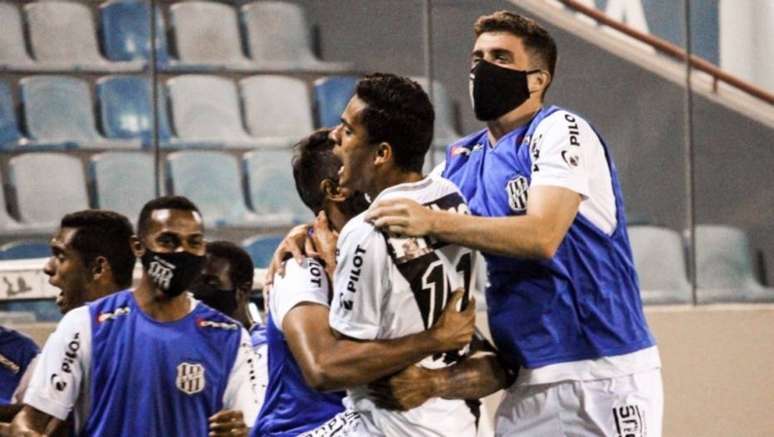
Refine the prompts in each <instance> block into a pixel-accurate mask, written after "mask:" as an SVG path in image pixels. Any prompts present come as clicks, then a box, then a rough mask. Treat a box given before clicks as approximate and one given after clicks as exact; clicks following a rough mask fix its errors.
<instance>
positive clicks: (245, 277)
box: [207, 241, 254, 288]
mask: <svg viewBox="0 0 774 437" xmlns="http://www.w3.org/2000/svg"><path fill="white" fill-rule="evenodd" d="M207 254H208V255H211V256H214V257H217V258H223V259H225V260H226V261H228V264H229V265H230V266H231V269H230V275H229V277H230V279H231V283H232V284H233V285H234V287H239V286H240V285H242V284H244V283H249V284H250V288H252V286H253V269H254V267H253V260H252V259H251V258H250V255H248V254H247V252H245V251H244V249H242V248H241V247H239V246H237V245H236V244H234V243H231V242H229V241H213V242H210V243H207Z"/></svg>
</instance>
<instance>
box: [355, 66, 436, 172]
mask: <svg viewBox="0 0 774 437" xmlns="http://www.w3.org/2000/svg"><path fill="white" fill-rule="evenodd" d="M355 95H356V96H357V97H358V98H359V99H360V100H362V101H363V102H364V103H365V104H366V107H365V108H364V109H363V111H362V112H361V115H360V122H361V123H362V124H363V126H365V129H366V131H367V132H368V141H369V143H381V142H387V143H390V145H392V150H393V154H394V156H395V164H396V165H397V166H398V168H400V169H402V170H407V171H417V172H421V171H422V166H423V165H424V162H425V154H426V153H427V150H428V149H429V148H430V144H431V143H432V141H433V122H434V121H435V112H434V111H433V105H432V103H430V98H429V97H428V96H427V93H426V92H425V91H424V90H423V89H422V87H421V86H420V85H419V84H418V83H416V82H414V81H413V80H411V79H409V78H407V77H402V76H397V75H394V74H388V73H374V74H370V75H368V76H365V77H364V78H362V79H360V81H359V82H358V83H357V87H356V89H355Z"/></svg>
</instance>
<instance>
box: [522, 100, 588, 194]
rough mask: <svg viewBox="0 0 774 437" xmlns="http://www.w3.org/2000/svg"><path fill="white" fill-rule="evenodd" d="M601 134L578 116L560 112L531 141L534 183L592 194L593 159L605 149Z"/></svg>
mask: <svg viewBox="0 0 774 437" xmlns="http://www.w3.org/2000/svg"><path fill="white" fill-rule="evenodd" d="M601 147H602V144H601V143H600V141H599V137H597V134H596V133H595V132H594V130H593V129H592V128H591V126H589V124H588V123H587V122H586V121H585V120H584V119H582V118H581V117H579V116H577V115H573V114H570V113H569V112H566V111H557V112H555V113H554V114H552V115H550V116H549V117H548V118H547V119H546V120H544V121H543V123H541V125H540V126H538V128H537V129H536V130H535V134H534V135H533V142H532V143H531V144H530V157H531V158H532V182H531V186H536V185H550V186H557V187H562V188H567V189H569V190H572V191H575V192H576V193H578V194H580V195H581V196H583V198H584V199H586V198H588V197H589V194H590V190H589V179H590V175H589V171H590V170H589V163H588V161H589V158H590V157H591V156H592V152H593V151H594V149H595V148H600V149H601Z"/></svg>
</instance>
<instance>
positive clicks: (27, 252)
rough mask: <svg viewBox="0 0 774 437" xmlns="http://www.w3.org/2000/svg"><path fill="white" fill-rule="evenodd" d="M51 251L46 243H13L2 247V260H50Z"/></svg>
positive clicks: (25, 241)
mask: <svg viewBox="0 0 774 437" xmlns="http://www.w3.org/2000/svg"><path fill="white" fill-rule="evenodd" d="M49 256H51V249H50V248H49V247H48V243H46V242H45V241H27V240H22V241H12V242H10V243H6V244H3V245H2V246H0V260H9V259H30V258H48V257H49Z"/></svg>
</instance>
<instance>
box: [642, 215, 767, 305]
mask: <svg viewBox="0 0 774 437" xmlns="http://www.w3.org/2000/svg"><path fill="white" fill-rule="evenodd" d="M628 231H629V238H630V241H631V246H632V253H633V255H634V261H635V265H636V268H637V273H638V275H639V279H640V288H641V290H642V297H643V301H644V302H645V303H653V304H660V303H661V304H668V303H690V302H692V301H693V298H692V288H691V284H690V281H689V279H688V274H687V271H688V269H687V257H686V241H685V240H684V238H683V236H682V235H680V233H678V232H677V231H674V230H671V229H667V228H662V227H656V226H630V227H629V229H628ZM695 241H696V250H695V252H696V287H697V289H698V290H697V297H698V302H699V303H721V302H774V288H767V287H764V286H763V285H762V284H761V282H760V281H759V280H758V279H757V278H756V275H755V273H754V272H755V269H754V268H753V266H754V263H753V258H752V255H751V248H750V243H749V240H748V238H747V235H746V234H745V233H744V231H742V230H741V229H738V228H734V227H730V226H720V225H698V226H696V228H695Z"/></svg>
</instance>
